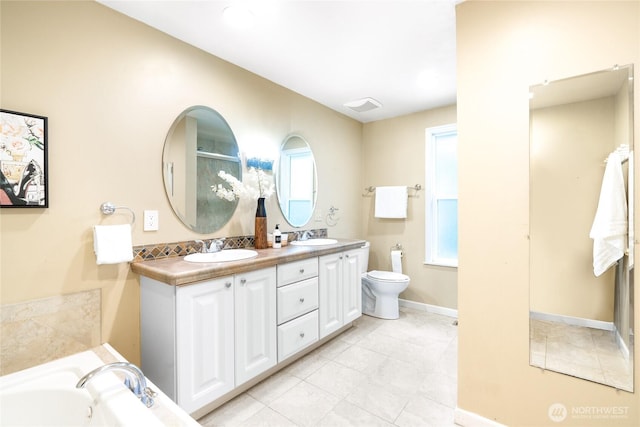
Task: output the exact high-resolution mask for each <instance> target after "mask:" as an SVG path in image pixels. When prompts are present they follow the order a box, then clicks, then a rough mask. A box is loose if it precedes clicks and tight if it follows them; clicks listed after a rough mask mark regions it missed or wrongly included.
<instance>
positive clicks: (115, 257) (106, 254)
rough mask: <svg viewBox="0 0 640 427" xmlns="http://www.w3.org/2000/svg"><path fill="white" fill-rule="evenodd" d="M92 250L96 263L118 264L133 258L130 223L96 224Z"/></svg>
mask: <svg viewBox="0 0 640 427" xmlns="http://www.w3.org/2000/svg"><path fill="white" fill-rule="evenodd" d="M93 250H94V252H95V253H96V263H97V264H118V263H120V262H129V261H131V260H133V250H132V244H131V225H129V224H122V225H96V226H94V227H93Z"/></svg>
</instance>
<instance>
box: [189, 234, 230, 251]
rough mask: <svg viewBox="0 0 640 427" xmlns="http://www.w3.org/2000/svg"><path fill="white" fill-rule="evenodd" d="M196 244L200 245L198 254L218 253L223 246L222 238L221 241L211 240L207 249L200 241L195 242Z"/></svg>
mask: <svg viewBox="0 0 640 427" xmlns="http://www.w3.org/2000/svg"><path fill="white" fill-rule="evenodd" d="M195 242H196V243H200V245H201V246H200V248H201V250H200V252H202V253H203V254H206V253H210V252H220V251H221V250H222V247H223V246H224V237H223V238H222V239H213V240H211V244H210V245H209V247H207V244H206V243H205V242H204V241H202V240H196V241H195Z"/></svg>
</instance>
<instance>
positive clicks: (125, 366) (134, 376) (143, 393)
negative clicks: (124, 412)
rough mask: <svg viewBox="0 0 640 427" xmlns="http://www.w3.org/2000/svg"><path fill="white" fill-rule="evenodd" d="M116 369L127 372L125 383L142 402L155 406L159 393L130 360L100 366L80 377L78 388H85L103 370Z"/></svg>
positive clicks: (148, 405) (148, 406)
mask: <svg viewBox="0 0 640 427" xmlns="http://www.w3.org/2000/svg"><path fill="white" fill-rule="evenodd" d="M114 370H115V371H122V372H124V373H126V374H127V377H126V379H125V385H126V386H127V387H129V390H131V391H132V392H133V393H134V394H135V395H136V396H137V397H138V399H140V400H141V401H142V403H144V404H145V405H146V406H147V408H150V407H152V406H153V403H154V401H153V399H154V398H155V397H156V395H157V393H156V392H155V391H153V390H151V389H150V388H149V387H147V380H146V379H145V377H144V374H143V373H142V371H141V370H140V368H138V367H137V366H136V365H134V364H133V363H129V362H115V363H109V364H107V365H103V366H100V367H99V368H96V369H94V370H93V371H91V372H89V373H88V374H86V375H85V376H84V377H82V378H80V381H78V384H76V388H84V387H85V386H86V385H87V383H88V382H89V381H91V380H92V379H93V378H95V377H96V376H98V375H100V374H101V373H103V372H108V371H114ZM132 380H133V382H132Z"/></svg>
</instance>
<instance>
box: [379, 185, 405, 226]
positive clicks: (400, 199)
mask: <svg viewBox="0 0 640 427" xmlns="http://www.w3.org/2000/svg"><path fill="white" fill-rule="evenodd" d="M407 197H408V194H407V187H406V186H403V187H399V186H398V187H376V203H375V217H376V218H406V217H407Z"/></svg>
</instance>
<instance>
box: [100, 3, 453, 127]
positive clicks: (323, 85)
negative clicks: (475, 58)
mask: <svg viewBox="0 0 640 427" xmlns="http://www.w3.org/2000/svg"><path fill="white" fill-rule="evenodd" d="M98 1H99V3H102V4H104V5H105V6H108V7H110V8H112V9H114V10H117V11H119V12H121V13H123V14H125V15H128V16H130V17H132V18H134V19H136V20H138V21H141V22H143V23H145V24H147V25H149V26H151V27H154V28H156V29H158V30H160V31H162V32H164V33H167V34H170V35H171V36H173V37H175V38H177V39H180V40H182V41H184V42H186V43H188V44H191V45H193V46H196V47H198V48H200V49H202V50H204V51H206V52H209V53H211V54H213V55H215V56H217V57H219V58H222V59H224V60H226V61H228V62H231V63H233V64H236V65H238V66H240V67H242V68H244V69H247V70H249V71H251V72H253V73H255V74H258V75H260V76H262V77H264V78H266V79H268V80H271V81H273V82H275V83H277V84H279V85H282V86H284V87H286V88H288V89H291V90H293V91H295V92H297V93H299V94H301V95H303V96H306V97H308V98H311V99H313V100H315V101H317V102H319V103H321V104H323V105H325V106H327V107H329V108H331V109H333V110H336V111H338V112H340V113H343V114H345V115H347V116H349V117H352V118H354V119H356V120H359V121H361V122H364V123H366V122H371V121H375V120H381V119H385V118H390V117H396V116H399V115H404V114H409V113H413V112H417V111H423V110H427V109H431V108H437V107H441V106H445V105H451V104H454V103H455V100H456V57H455V48H456V43H455V4H456V3H459V2H460V0H316V1H310V0H297V1H294V0H208V1H204V0H199V1H193V0H181V1H179V0H170V1H167V0H163V1H157V0H98ZM238 1H244V3H246V4H247V6H248V7H249V8H250V9H251V11H252V14H253V17H254V23H253V25H252V26H251V27H250V28H246V29H238V28H233V27H232V26H230V25H229V24H228V23H227V22H225V21H224V20H223V11H224V9H225V8H226V7H227V6H229V5H231V4H232V3H234V2H238ZM365 97H370V98H374V99H376V100H377V101H379V102H380V103H381V104H382V107H381V108H377V109H374V110H371V111H368V112H362V113H358V112H355V111H352V110H350V109H349V108H347V107H345V106H344V105H343V104H345V103H347V102H349V101H354V100H357V99H361V98H365Z"/></svg>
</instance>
